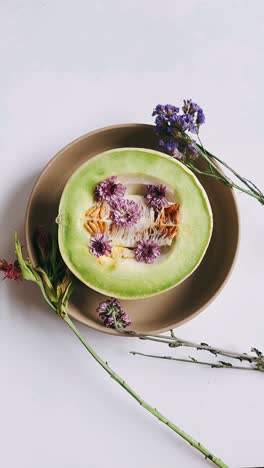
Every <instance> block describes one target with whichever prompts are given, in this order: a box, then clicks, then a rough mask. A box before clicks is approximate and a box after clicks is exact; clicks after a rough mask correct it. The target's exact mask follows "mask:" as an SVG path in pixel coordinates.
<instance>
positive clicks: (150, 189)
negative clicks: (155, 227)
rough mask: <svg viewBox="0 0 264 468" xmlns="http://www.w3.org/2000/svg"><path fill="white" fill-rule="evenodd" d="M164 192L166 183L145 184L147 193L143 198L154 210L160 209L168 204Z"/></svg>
mask: <svg viewBox="0 0 264 468" xmlns="http://www.w3.org/2000/svg"><path fill="white" fill-rule="evenodd" d="M166 192H167V187H166V185H163V184H158V185H147V193H146V195H145V199H146V202H147V204H148V206H150V207H151V208H154V210H155V211H160V210H162V208H164V207H165V206H167V205H168V200H167V198H166Z"/></svg>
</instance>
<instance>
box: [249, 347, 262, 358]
mask: <svg viewBox="0 0 264 468" xmlns="http://www.w3.org/2000/svg"><path fill="white" fill-rule="evenodd" d="M251 352H252V353H255V354H256V355H257V356H258V357H260V356H262V352H261V351H259V349H257V348H251Z"/></svg>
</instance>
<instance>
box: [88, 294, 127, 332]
mask: <svg viewBox="0 0 264 468" xmlns="http://www.w3.org/2000/svg"><path fill="white" fill-rule="evenodd" d="M96 312H97V313H98V314H99V317H100V318H101V319H102V320H103V321H104V326H105V327H108V328H126V327H128V326H129V325H131V321H130V319H129V316H128V315H127V313H126V312H125V311H124V310H123V308H122V307H121V304H120V302H119V301H118V300H117V299H114V298H111V299H107V300H106V301H104V302H100V304H99V306H98V307H97V309H96Z"/></svg>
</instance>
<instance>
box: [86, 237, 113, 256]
mask: <svg viewBox="0 0 264 468" xmlns="http://www.w3.org/2000/svg"><path fill="white" fill-rule="evenodd" d="M89 247H90V252H91V254H92V255H94V256H95V257H101V256H102V255H106V256H109V255H110V254H111V251H112V247H111V240H110V239H109V237H108V236H106V235H104V234H102V233H101V232H98V233H97V234H95V235H94V236H92V237H91V239H90V242H89Z"/></svg>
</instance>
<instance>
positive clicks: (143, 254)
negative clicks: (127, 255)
mask: <svg viewBox="0 0 264 468" xmlns="http://www.w3.org/2000/svg"><path fill="white" fill-rule="evenodd" d="M159 256H160V248H159V246H158V244H156V242H152V241H151V240H147V241H144V240H140V241H138V242H137V245H136V248H135V257H136V260H137V262H144V263H154V262H155V260H156V259H157V258H158V257H159Z"/></svg>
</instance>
